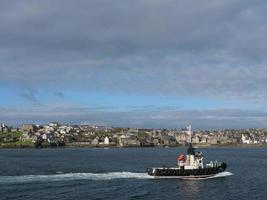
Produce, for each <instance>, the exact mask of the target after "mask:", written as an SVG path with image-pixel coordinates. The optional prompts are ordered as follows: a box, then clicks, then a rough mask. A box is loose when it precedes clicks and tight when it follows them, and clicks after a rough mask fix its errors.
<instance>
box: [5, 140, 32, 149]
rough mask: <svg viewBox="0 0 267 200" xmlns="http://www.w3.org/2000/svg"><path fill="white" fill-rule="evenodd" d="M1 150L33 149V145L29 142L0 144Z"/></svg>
mask: <svg viewBox="0 0 267 200" xmlns="http://www.w3.org/2000/svg"><path fill="white" fill-rule="evenodd" d="M0 147H2V148H17V147H19V148H21V147H34V143H33V142H31V141H24V142H23V141H17V142H5V143H3V142H2V143H1V142H0Z"/></svg>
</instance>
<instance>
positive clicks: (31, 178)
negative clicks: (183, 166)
mask: <svg viewBox="0 0 267 200" xmlns="http://www.w3.org/2000/svg"><path fill="white" fill-rule="evenodd" d="M231 175H233V174H232V173H231V172H221V173H219V174H216V175H214V176H211V177H207V178H201V179H211V178H220V177H226V176H231ZM154 178H155V177H153V176H150V175H148V174H147V173H135V172H107V173H62V172H57V174H50V175H21V176H0V184H6V183H15V184H17V183H28V182H54V181H68V180H112V179H154ZM166 178H173V179H175V178H176V179H186V178H185V177H177V176H176V177H171V176H169V177H166V176H165V177H156V179H166ZM190 179H191V180H195V179H194V178H190Z"/></svg>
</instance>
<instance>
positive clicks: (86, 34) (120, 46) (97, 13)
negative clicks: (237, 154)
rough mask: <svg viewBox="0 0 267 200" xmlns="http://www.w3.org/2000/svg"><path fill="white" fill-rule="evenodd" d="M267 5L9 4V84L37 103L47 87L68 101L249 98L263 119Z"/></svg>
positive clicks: (0, 63)
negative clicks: (88, 97) (87, 96)
mask: <svg viewBox="0 0 267 200" xmlns="http://www.w3.org/2000/svg"><path fill="white" fill-rule="evenodd" d="M266 8H267V4H266V3H265V2H264V1H258V0H256V1H253V2H252V1H248V0H234V1H230V0H223V1H222V0H216V1H214V0H205V1H201V2H196V1H193V0H182V1H174V0H166V1H158V0H142V1H141V0H137V1H125V0H118V1H116V3H114V1H111V0H92V1H85V0H77V1H69V0H57V1H54V0H47V1H35V0H27V1H23V2H21V1H18V0H17V1H12V2H8V1H3V2H1V3H0V25H1V28H0V30H1V31H0V75H1V76H0V84H1V87H9V88H29V89H26V90H25V89H22V91H21V92H19V96H20V97H21V98H24V99H28V100H29V101H30V102H32V103H33V104H40V102H41V101H42V100H41V99H38V98H37V97H36V94H35V92H34V91H39V90H41V91H53V92H52V95H54V96H57V97H58V98H59V99H64V100H66V98H65V95H64V92H65V91H66V90H75V91H80V92H81V93H90V92H92V91H104V92H107V93H122V94H125V95H131V94H136V95H156V96H157V95H158V96H175V97H176V98H180V97H183V96H187V97H188V98H200V97H201V98H211V99H217V100H229V101H240V102H246V103H248V104H252V105H253V106H252V107H251V108H248V109H249V110H256V111H258V112H259V113H261V112H262V111H264V110H265V106H266V103H265V102H266V101H265V99H266V97H267V93H266V91H267V84H266V80H267V67H266V64H267V61H266V56H265V55H266V54H267V45H266V44H267V41H266V40H267V39H266V35H267V22H266V20H265V19H266V17H267V16H266V15H267V14H266V12H265V10H266ZM53 93H54V94H53ZM107 98H108V96H107ZM18 101H19V100H18ZM42 103H43V104H45V102H42ZM2 106H3V107H5V105H2ZM80 106H81V107H82V105H80ZM256 107H257V108H256ZM258 107H260V108H258ZM32 109H34V108H32ZM47 109H48V108H47ZM218 109H219V108H218ZM224 109H228V108H224ZM244 110H245V109H244ZM162 112H164V110H163V111H162ZM188 112H189V113H192V112H191V111H188ZM151 113H153V112H152V111H151ZM219 113H221V111H220V112H219ZM239 113H240V118H239V121H238V120H236V124H240V123H241V122H242V121H240V120H241V119H242V114H243V111H241V112H239ZM248 113H250V112H248ZM39 114H40V115H42V113H41V112H40V113H39ZM229 115H230V114H229ZM30 116H31V115H27V116H24V117H25V118H27V117H30ZM95 116H96V118H97V115H95ZM39 117H40V118H42V117H41V116H39ZM3 118H4V116H3ZM86 118H87V117H86V116H84V118H83V119H80V120H81V121H82V120H85V119H86ZM100 118H101V117H99V119H100ZM117 118H118V121H119V120H120V118H119V117H117ZM128 118H129V117H128ZM185 118H186V117H185ZM139 119H140V120H141V119H142V118H139ZM165 119H168V118H167V117H166V118H165ZM105 120H106V119H105V118H104V117H103V120H102V121H105ZM136 120H137V119H136ZM175 120H176V119H175ZM180 120H182V119H180ZM100 121H101V120H100ZM128 121H130V120H128ZM142 121H146V119H142ZM163 121H164V120H163ZM163 121H162V123H163ZM192 121H194V122H195V121H196V119H195V118H193V117H192ZM167 122H168V120H166V123H167ZM114 123H115V122H114ZM157 123H158V122H157ZM173 123H174V120H173ZM218 123H219V121H218ZM220 123H221V122H220ZM229 123H231V122H230V121H225V123H224V124H225V125H227V124H229ZM253 123H255V122H254V121H253V120H252V121H251V125H253ZM125 124H127V122H125ZM136 124H138V123H136ZM147 124H151V123H147ZM129 125H130V124H129ZM144 125H145V124H144ZM218 125H220V124H218ZM255 125H257V123H255Z"/></svg>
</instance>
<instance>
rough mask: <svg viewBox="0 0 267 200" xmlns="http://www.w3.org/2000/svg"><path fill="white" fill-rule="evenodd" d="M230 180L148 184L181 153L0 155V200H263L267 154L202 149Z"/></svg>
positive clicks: (48, 151)
mask: <svg viewBox="0 0 267 200" xmlns="http://www.w3.org/2000/svg"><path fill="white" fill-rule="evenodd" d="M201 150H202V151H203V153H204V154H205V155H206V157H205V158H206V160H218V161H225V162H227V164H228V168H227V171H228V172H231V173H233V175H232V176H226V177H221V178H214V179H208V180H177V179H151V178H150V177H149V176H147V175H146V174H145V169H146V168H147V167H151V166H162V165H164V164H165V165H167V166H168V165H169V166H172V165H174V164H175V162H176V155H177V154H178V153H179V152H185V149H184V148H128V149H127V148H125V149H121V148H111V149H97V148H91V149H90V148H66V149H0V199H12V200H14V199H27V200H30V199H64V200H65V199H79V200H83V199H86V200H91V199H198V200H202V199H254V200H255V199H266V197H267V148H202V149H201Z"/></svg>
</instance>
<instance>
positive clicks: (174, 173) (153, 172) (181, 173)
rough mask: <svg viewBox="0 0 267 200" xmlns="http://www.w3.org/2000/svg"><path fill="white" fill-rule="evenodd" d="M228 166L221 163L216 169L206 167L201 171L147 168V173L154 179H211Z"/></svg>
mask: <svg viewBox="0 0 267 200" xmlns="http://www.w3.org/2000/svg"><path fill="white" fill-rule="evenodd" d="M226 167H227V165H226V163H221V164H220V165H218V166H216V167H206V168H200V169H179V168H171V167H161V168H147V173H148V174H149V175H150V176H154V177H161V176H162V177H181V178H182V177H194V178H198V177H199V178H201V177H204V178H206V177H210V176H213V175H216V174H218V173H221V172H224V171H225V169H226Z"/></svg>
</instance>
